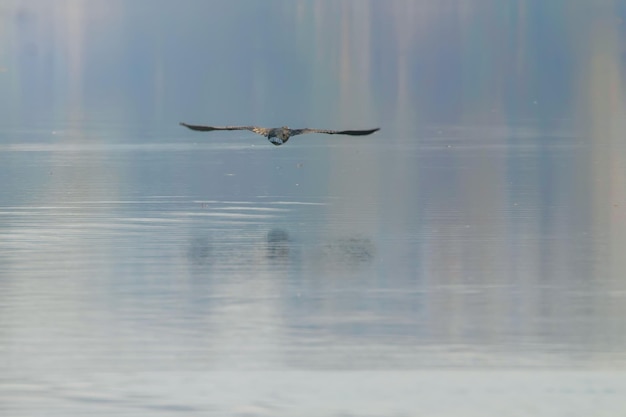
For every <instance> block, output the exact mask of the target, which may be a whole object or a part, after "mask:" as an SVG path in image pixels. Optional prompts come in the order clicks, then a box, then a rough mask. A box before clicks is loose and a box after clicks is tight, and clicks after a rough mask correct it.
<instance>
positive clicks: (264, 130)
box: [180, 122, 271, 136]
mask: <svg viewBox="0 0 626 417" xmlns="http://www.w3.org/2000/svg"><path fill="white" fill-rule="evenodd" d="M180 125H181V126H185V127H187V128H189V129H191V130H197V131H200V132H211V131H213V130H249V131H250V132H254V133H257V134H259V135H263V136H267V135H269V133H270V130H271V129H267V128H265V127H257V126H200V125H188V124H187V123H182V122H181V123H180Z"/></svg>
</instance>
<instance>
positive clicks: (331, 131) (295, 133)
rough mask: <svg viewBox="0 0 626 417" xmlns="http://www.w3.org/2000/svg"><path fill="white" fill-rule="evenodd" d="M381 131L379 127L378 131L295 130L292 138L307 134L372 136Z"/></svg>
mask: <svg viewBox="0 0 626 417" xmlns="http://www.w3.org/2000/svg"><path fill="white" fill-rule="evenodd" d="M379 130H380V128H379V127H377V128H376V129H366V130H328V129H293V130H292V131H291V136H295V135H303V134H305V133H326V134H328V135H350V136H365V135H371V134H372V133H374V132H378V131H379Z"/></svg>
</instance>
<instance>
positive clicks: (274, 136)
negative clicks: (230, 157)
mask: <svg viewBox="0 0 626 417" xmlns="http://www.w3.org/2000/svg"><path fill="white" fill-rule="evenodd" d="M180 125H181V126H185V127H187V128H189V129H191V130H197V131H200V132H211V131H213V130H249V131H251V132H254V133H257V134H259V135H261V136H265V137H266V138H267V140H269V141H270V142H271V143H272V144H274V145H276V146H280V145H282V144H284V143H287V141H288V140H289V138H290V137H292V136H296V135H303V134H305V133H326V134H328V135H350V136H365V135H371V134H372V133H374V132H377V131H379V130H380V128H379V127H377V128H375V129H366V130H328V129H309V128H304V129H289V128H288V127H287V126H283V127H274V128H268V127H258V126H201V125H190V124H187V123H182V122H181V123H180Z"/></svg>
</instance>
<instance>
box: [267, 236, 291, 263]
mask: <svg viewBox="0 0 626 417" xmlns="http://www.w3.org/2000/svg"><path fill="white" fill-rule="evenodd" d="M290 241H291V239H290V237H289V233H288V232H287V231H286V230H284V229H272V230H270V231H269V232H267V257H268V258H269V259H280V260H287V259H288V258H289V252H290Z"/></svg>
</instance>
